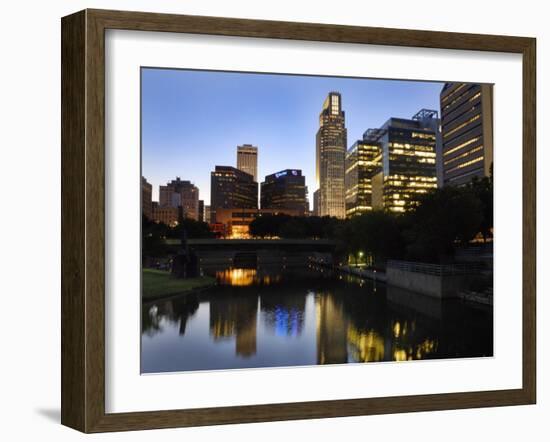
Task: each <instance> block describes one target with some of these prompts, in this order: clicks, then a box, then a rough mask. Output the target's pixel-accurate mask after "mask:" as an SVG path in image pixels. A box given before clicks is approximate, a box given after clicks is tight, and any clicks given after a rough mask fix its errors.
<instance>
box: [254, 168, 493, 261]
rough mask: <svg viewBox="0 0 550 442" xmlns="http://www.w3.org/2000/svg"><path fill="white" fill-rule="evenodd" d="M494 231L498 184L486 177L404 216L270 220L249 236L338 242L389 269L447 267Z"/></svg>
mask: <svg viewBox="0 0 550 442" xmlns="http://www.w3.org/2000/svg"><path fill="white" fill-rule="evenodd" d="M492 227H493V183H492V179H491V178H490V177H486V178H482V179H474V180H472V182H471V183H470V184H469V185H467V186H464V187H452V186H447V187H443V188H440V189H435V190H434V191H432V192H429V193H426V194H425V195H423V196H422V197H421V198H420V200H419V203H418V205H417V206H416V207H415V208H414V209H413V210H410V211H409V212H406V213H402V214H396V213H392V212H388V211H383V210H373V211H370V212H367V213H364V214H362V215H357V216H354V217H351V218H348V219H345V220H340V219H336V218H331V217H316V216H311V217H291V216H288V215H268V216H262V217H259V218H257V219H255V220H254V221H253V222H252V223H251V225H250V233H251V235H252V236H254V237H260V238H269V237H280V238H328V239H334V240H337V241H338V242H339V243H340V244H341V250H340V252H341V253H343V254H348V255H351V256H354V257H355V259H356V260H357V257H358V256H359V255H360V254H365V255H368V256H369V257H370V258H371V260H372V261H373V263H374V264H375V265H378V266H384V265H385V261H386V260H388V259H407V260H417V261H423V262H433V263H441V262H444V261H446V260H447V259H449V257H451V256H452V255H453V252H454V250H455V248H456V247H457V246H459V245H466V244H468V243H469V242H470V241H471V240H472V239H474V238H475V237H476V236H478V235H480V236H481V237H483V239H484V240H487V239H489V238H491V236H492Z"/></svg>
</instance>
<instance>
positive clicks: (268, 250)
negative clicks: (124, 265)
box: [165, 238, 338, 267]
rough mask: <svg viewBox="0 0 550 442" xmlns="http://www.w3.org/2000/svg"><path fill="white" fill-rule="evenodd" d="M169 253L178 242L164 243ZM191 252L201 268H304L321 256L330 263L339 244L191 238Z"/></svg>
mask: <svg viewBox="0 0 550 442" xmlns="http://www.w3.org/2000/svg"><path fill="white" fill-rule="evenodd" d="M165 243H166V245H167V248H168V252H169V253H170V252H171V253H176V252H177V251H178V250H179V248H180V247H181V241H180V240H179V239H167V240H166V241H165ZM187 244H188V246H189V249H191V250H193V251H194V252H195V253H196V254H197V256H198V257H199V260H200V263H201V266H203V267H204V266H209V265H212V266H235V267H238V266H244V267H256V266H257V265H260V263H261V264H262V265H266V264H273V265H278V264H281V265H305V264H307V263H308V262H309V258H310V257H312V256H316V257H319V256H320V255H322V256H323V258H324V259H325V260H326V261H327V262H331V261H332V259H333V257H334V254H335V252H336V248H337V246H338V242H337V241H333V240H326V239H210V238H208V239H189V240H187Z"/></svg>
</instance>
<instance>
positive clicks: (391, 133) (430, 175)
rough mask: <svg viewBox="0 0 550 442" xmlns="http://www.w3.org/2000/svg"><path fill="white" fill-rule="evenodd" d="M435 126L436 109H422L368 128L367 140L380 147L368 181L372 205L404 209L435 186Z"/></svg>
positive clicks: (414, 204)
mask: <svg viewBox="0 0 550 442" xmlns="http://www.w3.org/2000/svg"><path fill="white" fill-rule="evenodd" d="M439 125H440V121H439V118H438V112H437V111H435V110H429V109H422V110H420V111H419V112H418V113H416V114H415V115H414V116H413V117H412V119H410V120H409V119H403V118H390V119H389V120H388V121H387V122H386V123H385V124H384V125H383V126H382V127H381V128H380V129H379V130H377V131H371V141H376V142H378V143H379V144H380V147H381V158H380V163H381V166H380V168H379V169H378V170H377V171H375V173H374V174H373V176H372V181H371V185H372V203H373V208H375V209H382V208H383V209H384V210H388V211H391V212H397V213H400V212H405V211H407V210H410V209H411V208H413V207H415V206H416V205H417V203H418V200H419V197H420V196H421V195H423V194H425V193H427V192H429V191H430V190H432V189H435V188H437V171H436V151H437V140H438V131H439Z"/></svg>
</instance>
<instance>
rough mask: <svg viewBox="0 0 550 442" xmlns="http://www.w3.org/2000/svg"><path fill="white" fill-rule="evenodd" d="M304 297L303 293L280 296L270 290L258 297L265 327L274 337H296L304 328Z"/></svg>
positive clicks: (278, 293)
mask: <svg viewBox="0 0 550 442" xmlns="http://www.w3.org/2000/svg"><path fill="white" fill-rule="evenodd" d="M305 305H306V296H305V295H304V294H303V292H296V293H294V292H292V293H285V294H281V293H280V292H279V291H278V290H277V291H275V290H270V291H268V292H267V293H264V294H262V296H260V306H261V311H262V314H263V317H264V321H265V324H266V327H267V328H268V329H269V330H271V331H272V332H273V333H274V334H275V335H276V336H289V337H296V336H299V335H301V333H302V330H303V328H304V317H305Z"/></svg>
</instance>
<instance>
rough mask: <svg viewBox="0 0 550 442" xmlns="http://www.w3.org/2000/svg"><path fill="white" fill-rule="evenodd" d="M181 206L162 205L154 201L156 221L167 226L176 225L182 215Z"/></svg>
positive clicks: (153, 208)
mask: <svg viewBox="0 0 550 442" xmlns="http://www.w3.org/2000/svg"><path fill="white" fill-rule="evenodd" d="M180 209H181V208H180V207H169V206H168V207H160V205H159V203H157V202H156V201H153V204H152V216H153V221H155V222H156V223H163V224H166V225H167V226H170V227H174V226H177V225H178V219H179V216H180Z"/></svg>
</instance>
